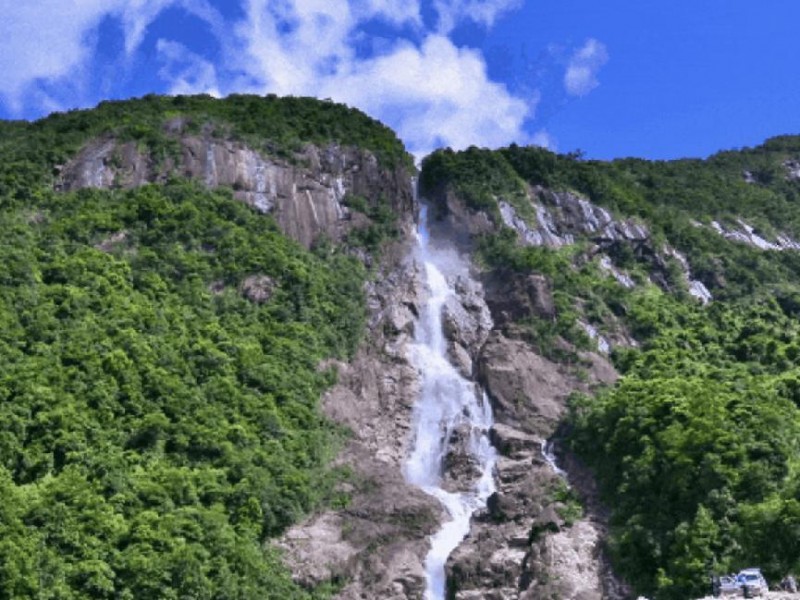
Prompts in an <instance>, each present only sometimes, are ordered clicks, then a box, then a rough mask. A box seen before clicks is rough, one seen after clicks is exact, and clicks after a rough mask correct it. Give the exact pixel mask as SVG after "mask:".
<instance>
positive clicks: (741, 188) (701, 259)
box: [420, 136, 800, 600]
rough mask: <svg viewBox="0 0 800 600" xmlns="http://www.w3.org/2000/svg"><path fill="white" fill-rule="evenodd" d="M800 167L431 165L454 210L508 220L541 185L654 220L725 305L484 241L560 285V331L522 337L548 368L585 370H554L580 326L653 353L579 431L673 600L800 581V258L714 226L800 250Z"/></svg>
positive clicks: (539, 251)
mask: <svg viewBox="0 0 800 600" xmlns="http://www.w3.org/2000/svg"><path fill="white" fill-rule="evenodd" d="M798 156H800V138H797V137H789V136H787V137H783V138H775V139H773V140H769V141H768V142H767V143H765V144H764V145H763V146H760V147H758V148H755V149H746V150H742V151H730V152H723V153H720V154H717V155H715V156H713V157H711V158H709V159H708V160H705V161H703V160H681V161H672V162H648V161H642V160H636V159H625V160H617V161H613V162H599V161H585V160H581V158H580V155H579V154H577V153H576V154H572V155H566V156H559V155H556V154H553V153H551V152H549V151H547V150H544V149H542V148H533V147H530V148H522V147H517V146H511V147H509V148H505V149H502V150H499V151H495V152H490V151H487V150H480V149H477V148H472V149H470V150H468V151H465V152H459V153H454V152H451V151H448V150H442V151H438V152H436V153H434V154H433V155H431V156H430V157H428V158H427V159H426V160H425V161H424V163H423V171H422V174H421V178H420V182H421V185H422V187H423V190H422V191H423V193H427V194H429V196H430V197H432V198H433V199H435V200H437V199H438V200H440V201H441V200H443V199H444V198H445V193H443V192H446V191H448V190H450V191H452V192H454V193H456V194H458V195H459V196H460V197H462V198H463V199H464V200H465V202H466V203H467V205H468V206H470V207H472V208H473V209H475V210H485V211H486V212H487V213H488V214H489V215H490V216H492V217H494V218H495V219H496V217H497V207H496V203H497V201H498V200H500V199H504V200H506V201H509V202H511V199H512V198H518V195H519V189H520V186H524V185H528V186H531V187H533V186H543V187H547V188H551V189H556V190H570V191H575V192H577V193H579V194H582V195H584V196H586V197H589V198H591V200H592V201H593V202H595V203H597V204H600V205H603V206H605V207H606V208H608V209H609V210H610V211H611V212H612V213H614V214H616V215H619V216H622V217H638V218H639V219H641V220H643V221H644V222H646V223H647V225H648V227H649V229H650V231H651V240H650V242H649V243H650V245H651V247H653V248H659V247H661V246H662V245H663V244H664V243H665V242H668V243H669V244H671V245H672V246H674V247H676V248H678V249H679V250H681V251H682V252H683V253H684V254H685V255H686V256H687V258H688V259H689V262H690V264H691V269H692V273H693V276H694V277H698V278H699V279H701V280H702V281H703V282H704V283H705V284H706V285H707V286H708V287H709V288H711V289H712V291H713V293H714V296H715V301H714V302H713V303H711V304H710V305H709V306H707V307H704V306H702V305H700V304H699V303H697V302H696V301H693V299H692V298H690V297H689V296H688V294H687V290H686V285H685V283H684V282H683V281H682V278H681V275H680V270H679V269H678V268H677V265H675V264H668V265H667V269H666V272H662V273H660V274H659V275H660V277H661V278H662V280H663V281H665V282H666V283H667V284H668V285H667V286H666V287H667V289H669V292H666V291H664V290H663V289H660V288H659V287H656V286H655V285H653V284H651V283H649V281H648V275H651V274H652V271H651V269H652V268H653V263H652V261H651V260H649V259H647V257H644V256H642V255H641V253H639V254H637V252H636V251H635V249H633V248H631V247H625V246H624V245H620V244H616V245H614V246H612V247H609V248H608V249H607V251H608V252H609V253H610V254H611V256H612V258H613V259H614V262H615V264H616V265H617V266H618V267H622V268H624V269H625V270H626V271H627V272H628V273H629V274H631V275H632V277H633V279H634V280H635V281H637V284H638V285H637V287H636V288H634V289H625V288H623V287H622V286H620V285H618V284H616V282H614V280H613V279H612V278H610V277H609V276H608V275H607V274H606V273H603V272H602V271H601V270H600V269H599V268H598V265H597V264H596V258H593V254H592V252H590V251H589V244H590V243H589V242H588V241H584V242H581V241H580V240H579V241H578V243H577V244H576V245H574V246H571V247H567V248H562V249H559V250H551V249H546V248H531V247H528V248H523V247H521V246H519V245H518V244H517V243H516V234H514V232H513V231H511V230H508V229H503V228H502V227H500V228H498V230H497V231H496V232H495V233H492V234H489V235H485V236H483V237H482V238H480V239H479V240H478V251H479V256H480V257H481V259H482V260H483V262H484V264H485V265H486V267H487V268H491V269H498V270H502V271H503V272H505V273H508V274H509V277H513V276H514V274H515V273H519V274H523V275H524V274H525V273H531V272H535V273H540V274H543V275H545V276H546V277H547V278H548V280H549V281H550V283H551V285H552V288H553V297H554V298H553V300H554V305H555V309H556V313H557V315H558V317H557V319H556V320H555V321H543V320H542V319H537V318H531V319H528V320H526V321H523V322H521V323H518V325H519V326H520V327H519V328H518V329H519V330H520V331H522V332H523V334H524V335H525V336H526V337H527V338H528V341H530V342H531V343H533V344H535V345H536V346H537V347H538V348H539V349H540V351H543V352H545V353H548V354H549V355H550V356H551V357H553V358H557V359H561V360H565V359H570V360H572V359H574V355H571V356H570V355H569V354H568V353H567V354H565V353H564V352H561V354H560V355H559V354H558V353H554V352H553V351H552V350H553V348H556V349H558V348H563V344H561V345H559V344H553V339H554V338H556V337H560V338H565V339H568V340H570V341H571V342H572V345H573V347H576V348H580V347H582V346H583V347H585V343H584V342H585V338H584V339H583V340H582V337H581V332H580V330H579V328H577V327H576V323H577V321H578V319H580V320H583V321H585V322H588V323H591V324H593V325H594V326H596V327H597V328H598V329H599V330H601V331H603V329H604V328H605V329H606V330H611V329H613V328H623V329H624V330H625V331H626V332H627V333H628V334H630V335H632V336H633V337H634V338H636V339H637V340H639V342H640V344H641V345H640V347H639V348H619V349H617V351H616V352H615V353H614V355H613V358H614V361H615V364H616V366H617V368H618V369H619V370H620V372H621V373H622V377H621V379H620V381H619V382H618V383H617V384H616V385H615V386H613V387H612V388H610V389H607V390H605V391H602V392H601V393H599V395H598V396H597V397H595V398H589V397H584V396H580V395H576V396H574V397H573V398H572V403H571V416H570V419H569V423H568V428H567V429H568V431H569V432H570V433H569V435H570V443H571V444H572V446H573V448H574V449H575V450H576V451H577V452H578V453H579V454H580V455H581V456H583V457H584V458H585V460H586V461H587V462H588V463H589V464H590V466H592V467H593V468H594V469H595V471H596V474H597V477H598V482H599V485H600V490H601V492H602V494H603V496H604V499H605V501H606V502H607V504H608V506H610V507H611V508H612V522H611V525H612V538H611V549H612V553H613V557H614V559H615V562H616V565H617V567H618V569H619V571H620V573H621V574H622V575H624V576H625V577H626V578H627V579H628V580H629V581H630V582H631V583H632V584H633V585H634V587H635V588H636V589H637V591H639V592H641V593H646V594H648V595H652V596H654V597H656V598H658V599H665V600H671V599H675V600H677V599H684V598H688V597H692V596H700V595H702V594H703V593H705V592H706V591H707V585H708V577H709V575H710V574H711V573H712V572H717V573H721V572H725V571H730V570H735V569H739V568H742V567H746V566H752V565H760V566H761V567H762V568H763V569H764V571H765V573H766V574H767V576H768V579H771V580H775V579H776V578H780V577H782V576H783V575H785V574H786V573H788V572H791V571H795V572H796V571H797V570H798V569H800V479H798V466H800V462H799V460H800V459H798V456H799V455H798V452H799V451H800V409H799V407H800V344H798V334H800V285H798V281H800V253H798V252H797V251H786V252H774V251H771V252H770V251H763V250H759V249H757V248H753V247H750V246H747V245H745V244H737V243H733V242H731V241H729V240H727V239H725V238H724V237H723V236H721V235H718V234H717V233H715V232H714V231H713V229H712V228H711V227H710V224H711V222H712V221H718V222H721V223H723V224H728V225H731V226H734V227H737V228H740V227H741V226H740V225H739V224H738V223H737V219H740V218H741V219H743V220H744V221H746V222H747V223H749V224H750V225H753V226H754V227H756V229H757V231H760V232H761V233H762V234H764V235H765V236H767V237H769V236H771V235H775V234H788V235H789V236H792V237H794V238H795V239H797V238H798V237H800V236H798V234H799V233H800V210H798V207H797V203H798V200H800V184H798V181H797V179H795V178H793V177H792V176H791V175H790V169H793V168H794V166H793V165H794V163H796V162H797V160H798ZM486 171H489V172H491V173H492V174H493V176H492V177H483V176H482V175H481V174H482V173H484V172H486ZM471 174H475V176H474V177H473V176H471ZM518 203H519V200H518V199H517V200H515V202H514V205H515V207H516V206H518ZM518 214H520V215H521V216H523V217H524V218H526V219H528V220H531V218H532V217H531V215H530V213H528V214H524V213H522V212H521V211H519V210H518ZM533 218H534V219H535V216H534V217H533ZM496 222H499V221H497V220H496ZM662 268H663V267H662ZM673 271H674V272H673Z"/></svg>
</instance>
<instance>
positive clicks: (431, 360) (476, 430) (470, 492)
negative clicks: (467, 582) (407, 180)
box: [405, 206, 496, 600]
mask: <svg viewBox="0 0 800 600" xmlns="http://www.w3.org/2000/svg"><path fill="white" fill-rule="evenodd" d="M426 216H427V207H425V206H423V207H422V210H421V213H420V225H419V230H418V234H417V236H418V246H417V259H418V261H419V263H420V265H421V266H422V267H423V270H422V272H423V274H424V277H425V282H424V283H425V287H426V289H427V300H426V302H425V304H424V306H423V308H422V310H421V311H420V316H419V319H418V321H417V324H416V330H415V340H414V344H413V346H412V349H411V360H412V361H413V364H414V365H415V366H416V368H417V369H418V370H419V372H420V375H421V379H422V387H421V393H420V397H419V398H418V399H417V402H416V404H415V406H414V416H413V419H414V421H413V423H414V439H413V443H412V450H411V453H410V455H409V457H408V460H407V461H406V464H405V476H406V479H407V480H408V481H409V482H410V483H412V484H414V485H417V486H419V487H420V488H421V489H423V490H424V491H425V492H427V493H428V494H430V495H432V496H434V497H436V498H437V499H438V500H439V501H440V502H441V503H442V505H443V506H444V507H445V508H446V509H447V512H448V515H449V520H448V521H446V522H445V523H444V524H443V525H442V528H441V529H440V530H439V531H438V532H437V533H436V534H434V535H433V536H432V537H431V549H430V552H429V553H428V556H427V558H426V563H425V568H426V573H427V589H426V594H425V598H426V600H443V599H444V597H445V584H446V582H445V570H444V566H445V562H446V561H447V558H448V556H449V555H450V553H451V552H452V551H453V550H454V549H455V548H456V546H458V544H459V543H460V542H461V541H462V540H463V539H464V537H465V536H466V535H467V534H468V533H469V527H470V517H471V516H472V514H473V513H474V512H475V511H476V510H478V509H480V508H483V507H484V506H486V500H487V499H488V497H489V496H490V495H491V494H492V493H493V492H494V491H495V484H494V479H493V471H494V466H495V462H496V453H495V450H494V448H493V447H492V446H491V444H490V443H489V428H490V427H491V426H492V411H491V406H490V405H489V402H488V399H487V398H486V396H485V394H484V393H483V392H482V390H481V389H480V388H479V387H478V386H477V385H476V384H475V383H474V382H471V381H468V380H467V379H465V378H463V377H462V376H461V374H460V373H459V372H458V371H457V369H456V368H455V367H454V366H453V365H452V364H451V363H450V361H449V360H448V358H447V341H446V339H445V336H444V332H443V329H442V311H443V308H444V305H445V302H446V301H447V299H448V298H449V297H451V296H453V295H455V290H454V289H453V287H452V285H450V284H449V283H448V278H447V277H446V275H445V274H449V273H450V272H452V271H454V270H458V271H460V272H462V273H464V272H466V271H467V269H466V267H465V266H464V265H463V263H461V262H460V259H459V258H458V256H457V254H456V253H455V252H454V251H452V250H450V251H448V250H446V249H439V248H436V247H434V246H433V245H432V244H431V240H430V235H429V231H428V228H427V221H426ZM457 430H466V431H468V432H469V439H468V441H467V450H468V452H469V454H470V459H471V460H472V461H473V462H474V464H475V467H476V470H477V472H478V474H479V475H478V476H477V477H476V478H471V479H470V481H467V482H463V484H462V485H459V486H458V487H459V488H464V489H457V490H455V491H452V490H449V489H444V487H443V485H442V475H443V471H444V466H445V460H446V458H447V455H448V452H449V451H450V442H451V440H452V438H453V433H454V432H455V431H457ZM448 487H452V486H448Z"/></svg>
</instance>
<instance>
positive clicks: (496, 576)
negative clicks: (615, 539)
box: [448, 331, 624, 600]
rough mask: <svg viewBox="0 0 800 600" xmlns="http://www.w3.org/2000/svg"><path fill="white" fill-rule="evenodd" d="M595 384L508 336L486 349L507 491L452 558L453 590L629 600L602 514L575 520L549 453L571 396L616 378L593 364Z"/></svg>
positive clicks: (462, 598) (497, 336)
mask: <svg viewBox="0 0 800 600" xmlns="http://www.w3.org/2000/svg"><path fill="white" fill-rule="evenodd" d="M593 361H594V363H593V364H594V366H593V368H592V369H591V370H590V372H589V373H590V379H589V381H588V382H583V381H579V380H578V379H577V378H576V377H575V376H574V375H573V374H571V373H570V372H569V370H568V369H566V368H564V367H563V366H562V365H558V364H556V363H554V362H552V361H549V360H547V359H545V358H543V357H541V356H539V355H538V354H536V353H535V352H534V351H533V350H532V349H531V348H530V347H529V346H528V345H527V344H526V343H525V342H523V341H520V340H514V339H509V338H506V337H505V336H503V335H502V334H501V333H499V332H498V331H495V332H493V333H492V334H491V335H490V336H489V339H488V340H487V342H486V343H485V345H484V347H483V350H482V352H481V355H480V359H479V376H480V380H481V382H482V383H483V384H484V385H485V388H486V390H487V392H488V393H489V396H490V398H491V399H492V404H493V407H494V409H495V425H494V427H493V428H492V432H491V433H492V442H493V444H494V445H495V447H496V448H497V450H498V452H500V454H501V456H500V458H499V459H498V462H497V482H498V489H497V492H496V493H495V494H494V495H493V496H492V497H491V498H490V501H489V504H488V507H487V510H486V511H484V512H483V513H481V514H479V515H477V516H476V517H475V518H474V520H473V524H472V530H471V532H470V535H469V536H468V537H467V539H466V540H465V541H464V543H462V544H461V545H460V546H459V547H458V548H457V550H456V551H455V552H454V553H453V555H451V558H450V560H449V561H448V580H449V584H450V590H451V591H452V593H453V594H454V597H455V598H456V599H458V600H471V599H477V598H496V599H498V600H500V599H502V600H512V599H534V598H536V599H538V598H558V599H563V600H567V599H581V600H589V599H597V600H600V599H601V598H622V597H624V590H623V591H620V590H621V589H622V588H621V587H620V585H619V584H618V583H617V582H616V581H615V580H614V578H613V575H611V571H610V567H609V563H608V560H607V558H606V557H605V554H604V548H603V534H604V531H605V525H604V523H603V521H602V518H601V515H598V514H597V513H596V512H595V511H587V514H586V516H584V517H581V518H577V519H576V518H575V516H574V515H570V514H569V511H570V510H574V506H572V507H569V506H567V505H565V504H564V499H563V498H562V496H563V492H564V490H565V489H566V487H565V486H566V484H565V482H564V481H563V480H562V479H561V476H560V475H559V474H558V473H556V472H555V471H554V470H553V468H552V467H551V466H550V464H549V463H548V461H547V460H546V459H545V457H544V456H543V453H542V448H543V444H544V441H545V440H546V439H548V438H549V437H551V436H552V435H553V434H554V433H555V429H556V427H557V425H558V423H559V421H560V419H561V417H562V415H563V413H564V411H565V408H566V397H567V396H568V395H569V393H570V392H571V391H573V390H584V391H585V390H587V388H588V385H591V384H596V383H610V382H611V381H613V379H614V377H615V376H616V374H615V373H614V370H613V368H612V367H611V366H610V365H609V364H608V363H607V362H605V361H604V359H602V358H601V357H598V356H594V357H593Z"/></svg>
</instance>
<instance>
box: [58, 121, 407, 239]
mask: <svg viewBox="0 0 800 600" xmlns="http://www.w3.org/2000/svg"><path fill="white" fill-rule="evenodd" d="M167 131H168V133H169V136H170V139H171V141H172V142H173V143H172V144H171V145H170V147H169V150H168V151H166V150H165V151H164V152H161V153H159V154H155V153H154V152H151V151H149V150H143V149H142V148H140V147H139V146H138V145H137V143H136V142H132V141H120V140H117V139H115V138H103V139H96V140H93V141H91V142H90V143H88V144H87V145H86V146H84V148H83V149H82V150H81V151H80V152H79V153H78V154H77V155H76V156H75V157H74V158H73V159H72V160H70V161H69V162H68V163H67V164H66V165H63V167H62V168H61V173H60V177H59V180H58V183H57V187H58V188H59V189H62V190H76V189H80V188H130V187H135V186H140V185H144V184H147V183H159V182H164V181H166V180H167V179H168V178H169V177H174V176H178V177H187V178H190V179H194V180H196V181H200V182H202V183H203V184H205V185H206V186H207V187H209V188H217V187H229V188H232V189H233V193H234V196H235V197H236V198H238V199H240V200H242V201H244V202H246V203H248V204H250V205H251V206H254V207H255V208H257V209H258V210H260V211H261V212H264V213H271V214H272V215H273V216H274V217H275V219H276V220H277V222H278V224H279V226H280V227H281V229H282V230H283V231H284V232H285V233H286V234H287V235H289V236H290V237H292V238H294V239H295V240H297V241H298V242H300V243H301V244H303V245H304V246H306V247H310V246H311V245H312V244H313V243H314V242H315V241H316V240H317V239H319V238H320V237H321V236H325V237H327V238H328V239H331V240H333V241H339V240H341V239H343V238H344V237H345V236H346V235H347V233H348V232H349V231H352V230H353V229H354V228H358V227H362V226H364V225H365V220H364V217H363V215H359V214H357V213H354V212H353V211H352V210H351V209H350V208H348V206H347V204H346V201H345V199H346V198H347V197H348V196H361V197H363V198H366V199H367V200H369V201H373V202H375V201H378V200H379V199H383V200H384V201H386V202H389V203H390V207H391V209H392V210H393V211H394V212H395V213H396V214H410V213H411V212H412V210H413V208H412V204H413V190H412V189H411V182H410V177H409V174H408V173H407V172H406V171H405V170H404V169H400V168H398V169H394V170H391V169H386V168H383V167H381V166H380V165H379V164H378V161H377V160H376V158H375V157H374V156H373V155H372V154H371V153H370V152H368V151H365V150H360V149H357V148H350V147H342V146H338V145H329V146H326V147H324V148H321V147H317V146H313V145H305V146H304V147H303V148H302V150H300V151H299V152H297V153H296V155H295V156H294V157H292V160H286V159H281V158H276V157H273V156H269V155H267V154H262V153H260V152H258V151H256V150H254V149H252V148H249V147H248V146H246V145H245V144H243V143H241V142H238V141H234V140H230V139H225V138H224V137H219V136H218V135H217V134H215V133H213V132H212V131H209V132H206V133H203V134H199V135H196V134H190V133H187V132H185V131H184V129H183V123H182V122H181V121H180V120H178V121H172V122H170V123H169V124H168V126H167Z"/></svg>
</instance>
